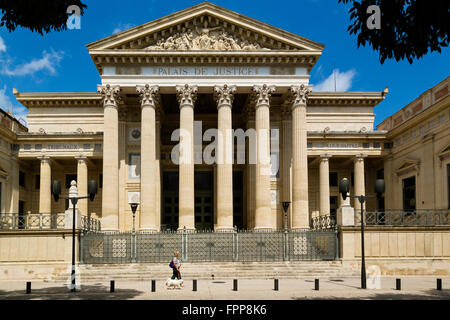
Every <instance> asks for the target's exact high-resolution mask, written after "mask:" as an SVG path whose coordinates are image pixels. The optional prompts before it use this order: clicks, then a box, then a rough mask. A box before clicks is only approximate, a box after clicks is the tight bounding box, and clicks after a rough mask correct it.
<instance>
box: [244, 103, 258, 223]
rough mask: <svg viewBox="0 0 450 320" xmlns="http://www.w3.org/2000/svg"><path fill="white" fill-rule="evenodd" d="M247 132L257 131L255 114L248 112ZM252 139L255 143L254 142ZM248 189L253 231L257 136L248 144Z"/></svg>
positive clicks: (248, 210)
mask: <svg viewBox="0 0 450 320" xmlns="http://www.w3.org/2000/svg"><path fill="white" fill-rule="evenodd" d="M247 113H248V120H247V130H249V131H250V130H255V120H254V112H251V111H247ZM252 139H253V140H254V141H252ZM246 158H247V168H246V169H247V170H246V188H247V229H253V228H254V226H255V201H256V200H255V185H256V182H255V173H256V168H255V167H256V165H255V163H256V136H255V137H253V138H252V135H250V136H249V138H248V142H247V143H246Z"/></svg>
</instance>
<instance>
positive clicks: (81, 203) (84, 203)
mask: <svg viewBox="0 0 450 320" xmlns="http://www.w3.org/2000/svg"><path fill="white" fill-rule="evenodd" d="M75 159H76V160H77V188H78V195H79V196H80V197H84V196H88V164H87V158H86V157H85V156H78V157H75ZM77 208H78V210H80V211H81V214H83V215H85V216H87V215H88V199H80V200H78V202H77Z"/></svg>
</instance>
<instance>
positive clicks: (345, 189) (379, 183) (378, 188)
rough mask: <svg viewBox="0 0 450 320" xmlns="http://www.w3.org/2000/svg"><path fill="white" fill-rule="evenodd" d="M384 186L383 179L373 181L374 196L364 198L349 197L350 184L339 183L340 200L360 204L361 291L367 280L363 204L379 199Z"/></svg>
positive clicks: (345, 181) (343, 181) (344, 181)
mask: <svg viewBox="0 0 450 320" xmlns="http://www.w3.org/2000/svg"><path fill="white" fill-rule="evenodd" d="M384 189H385V185H384V180H383V179H377V180H376V181H375V192H376V195H371V196H365V195H359V196H358V195H354V196H351V195H350V194H348V193H349V191H350V183H349V181H348V179H347V178H344V179H342V180H341V181H340V182H339V192H340V193H341V194H342V199H344V200H345V199H347V197H349V198H351V199H358V200H359V203H361V289H366V288H367V280H366V257H365V252H364V202H366V201H367V200H368V199H370V198H380V197H381V195H382V194H383V193H384Z"/></svg>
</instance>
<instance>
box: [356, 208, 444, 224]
mask: <svg viewBox="0 0 450 320" xmlns="http://www.w3.org/2000/svg"><path fill="white" fill-rule="evenodd" d="M364 217H365V218H364V223H365V224H366V225H368V226H370V225H376V226H438V225H450V210H414V211H404V210H388V211H365V212H364ZM355 223H356V224H358V225H360V224H361V210H357V211H356V214H355Z"/></svg>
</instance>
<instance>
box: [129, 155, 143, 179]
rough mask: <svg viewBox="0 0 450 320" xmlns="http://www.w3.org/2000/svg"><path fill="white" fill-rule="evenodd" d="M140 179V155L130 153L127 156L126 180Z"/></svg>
mask: <svg viewBox="0 0 450 320" xmlns="http://www.w3.org/2000/svg"><path fill="white" fill-rule="evenodd" d="M140 177H141V154H140V153H130V154H129V155H128V179H139V178H140Z"/></svg>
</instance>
